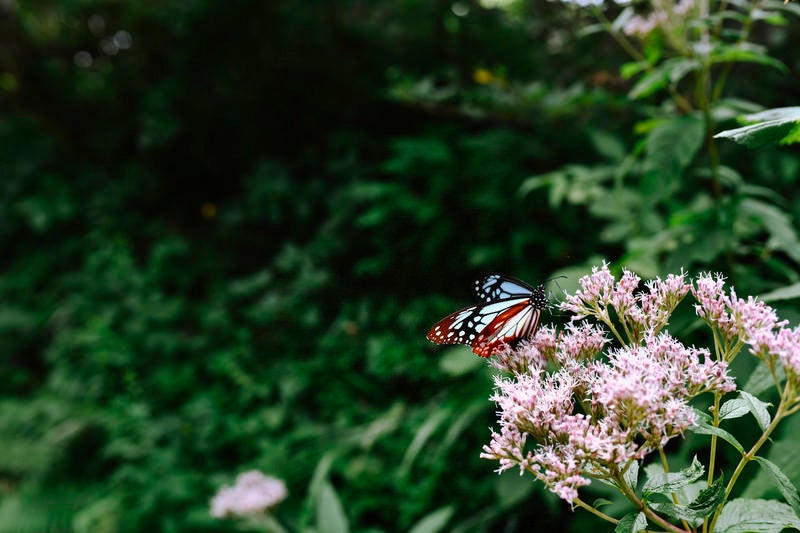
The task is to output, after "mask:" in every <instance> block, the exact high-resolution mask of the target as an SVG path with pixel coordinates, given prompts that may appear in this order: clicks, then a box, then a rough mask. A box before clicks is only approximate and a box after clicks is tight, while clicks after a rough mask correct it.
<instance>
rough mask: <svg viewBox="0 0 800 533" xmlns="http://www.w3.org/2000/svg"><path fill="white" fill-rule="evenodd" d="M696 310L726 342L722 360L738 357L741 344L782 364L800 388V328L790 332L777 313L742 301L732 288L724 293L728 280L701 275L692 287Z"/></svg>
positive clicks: (770, 361)
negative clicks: (739, 343) (738, 344)
mask: <svg viewBox="0 0 800 533" xmlns="http://www.w3.org/2000/svg"><path fill="white" fill-rule="evenodd" d="M692 293H693V294H694V297H695V299H696V300H697V303H696V304H695V310H696V312H697V314H698V316H700V317H701V318H702V319H703V320H704V321H705V322H706V324H708V325H709V327H711V329H712V330H713V331H715V332H716V333H718V334H719V336H721V337H722V340H723V341H724V346H723V347H722V348H723V350H722V354H721V355H722V357H723V358H725V359H727V360H728V361H730V360H732V359H733V357H735V356H736V354H737V353H738V352H737V351H736V346H737V343H738V342H741V343H744V344H745V345H747V346H749V350H750V353H751V354H753V355H755V356H756V357H759V358H760V359H762V360H764V361H765V362H766V363H767V364H769V365H773V364H774V363H775V361H776V360H777V361H779V362H780V364H781V365H782V366H783V368H784V370H785V372H786V376H787V378H788V379H789V381H790V382H791V383H792V384H794V385H800V328H795V329H790V328H787V327H786V326H787V324H788V322H787V321H785V320H779V319H778V315H777V314H776V313H775V310H774V309H773V308H772V307H770V306H768V305H767V304H765V303H764V302H760V301H758V300H756V299H755V298H753V297H752V296H749V297H748V298H747V299H746V300H745V299H743V298H739V297H738V296H737V295H736V291H735V290H734V289H733V288H731V289H730V292H729V293H726V292H725V279H724V278H723V277H722V276H720V275H716V276H712V275H711V274H701V275H700V276H699V277H698V278H697V280H695V283H694V286H693V287H692Z"/></svg>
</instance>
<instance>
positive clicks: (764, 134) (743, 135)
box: [714, 107, 800, 148]
mask: <svg viewBox="0 0 800 533" xmlns="http://www.w3.org/2000/svg"><path fill="white" fill-rule="evenodd" d="M798 121H800V107H778V108H774V109H768V110H766V111H761V112H760V113H753V114H752V115H746V116H745V117H744V118H743V122H750V123H751V124H750V125H749V126H743V127H741V128H735V129H732V130H725V131H721V132H720V133H717V134H716V135H715V136H714V138H718V139H730V140H732V141H734V142H737V143H740V144H744V145H746V146H749V147H751V148H755V147H758V146H762V145H764V144H767V143H777V142H781V140H783V139H784V138H785V137H786V136H787V135H789V134H790V132H791V131H792V130H793V129H794V127H795V126H796V125H797V123H798Z"/></svg>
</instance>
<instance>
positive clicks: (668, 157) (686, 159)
mask: <svg viewBox="0 0 800 533" xmlns="http://www.w3.org/2000/svg"><path fill="white" fill-rule="evenodd" d="M704 136H705V121H704V120H703V118H702V117H700V116H696V115H686V116H682V117H677V118H673V119H670V120H665V121H663V122H661V123H660V124H658V125H657V126H656V127H655V128H653V130H652V131H651V132H650V133H649V134H648V135H647V145H646V148H645V166H644V168H645V171H646V172H654V173H655V174H657V175H658V176H662V177H663V178H667V179H669V178H676V177H679V176H680V175H681V173H682V172H683V170H684V169H685V168H686V167H687V166H688V165H689V163H691V162H692V159H694V156H695V154H697V151H698V150H700V147H701V146H702V145H703V137H704Z"/></svg>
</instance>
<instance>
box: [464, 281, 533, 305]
mask: <svg viewBox="0 0 800 533" xmlns="http://www.w3.org/2000/svg"><path fill="white" fill-rule="evenodd" d="M474 289H475V294H476V295H477V296H478V299H479V300H480V301H482V302H487V303H488V302H496V301H498V300H508V299H511V298H522V297H525V296H530V295H531V293H532V292H534V288H533V287H531V286H530V285H528V284H527V283H525V282H524V281H520V280H518V279H516V278H512V277H510V276H501V275H500V274H489V275H488V276H484V277H482V278H481V279H479V280H476V281H475V286H474Z"/></svg>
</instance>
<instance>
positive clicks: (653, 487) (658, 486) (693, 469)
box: [642, 456, 705, 497]
mask: <svg viewBox="0 0 800 533" xmlns="http://www.w3.org/2000/svg"><path fill="white" fill-rule="evenodd" d="M704 472H705V467H703V465H702V464H701V463H700V461H698V460H697V457H696V456H695V457H694V458H693V459H692V464H691V465H689V466H687V467H686V468H683V469H681V471H680V472H669V473H663V472H662V473H661V476H658V477H657V478H648V479H647V481H646V482H645V484H644V487H642V494H644V495H645V497H648V496H650V495H651V494H654V493H655V494H672V493H674V492H675V491H677V490H678V489H680V488H681V487H684V486H686V485H688V484H689V483H692V482H693V481H696V480H698V479H699V478H700V477H701V476H702V475H703V473H704Z"/></svg>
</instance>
